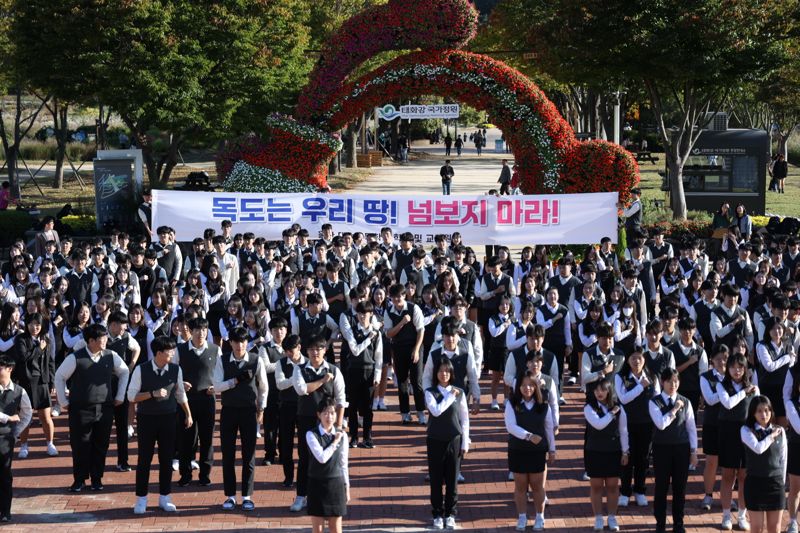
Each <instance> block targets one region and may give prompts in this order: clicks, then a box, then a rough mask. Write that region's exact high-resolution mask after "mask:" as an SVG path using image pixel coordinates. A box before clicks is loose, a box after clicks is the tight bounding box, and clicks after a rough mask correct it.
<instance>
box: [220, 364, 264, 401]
mask: <svg viewBox="0 0 800 533" xmlns="http://www.w3.org/2000/svg"><path fill="white" fill-rule="evenodd" d="M247 357H248V361H247V362H246V363H244V364H243V365H242V366H241V368H240V367H239V364H238V362H235V361H232V359H233V357H232V354H230V353H226V354H223V355H222V372H223V379H224V380H225V381H227V380H229V379H233V378H235V377H236V376H237V374H239V372H241V371H244V370H250V371H252V372H253V374H254V376H253V379H251V380H249V381H240V382H239V383H237V384H236V386H235V387H233V388H232V389H228V390H226V391H225V392H223V393H222V395H221V397H222V407H236V408H240V409H255V408H256V407H260V406H259V405H257V403H258V384H257V381H256V379H257V378H256V377H255V374H256V373H257V372H256V371H257V370H258V357H257V356H255V355H253V354H248V356H247Z"/></svg>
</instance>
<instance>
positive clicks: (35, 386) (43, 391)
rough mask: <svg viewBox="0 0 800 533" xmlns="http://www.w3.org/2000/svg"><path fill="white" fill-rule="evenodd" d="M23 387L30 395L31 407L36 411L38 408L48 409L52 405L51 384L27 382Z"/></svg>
mask: <svg viewBox="0 0 800 533" xmlns="http://www.w3.org/2000/svg"><path fill="white" fill-rule="evenodd" d="M23 388H24V389H25V392H27V393H28V397H29V398H30V400H31V407H32V408H33V410H34V411H36V410H38V409H47V408H48V407H51V406H52V404H51V403H50V385H49V384H47V383H41V382H38V381H37V382H35V383H31V384H26V386H24V387H23Z"/></svg>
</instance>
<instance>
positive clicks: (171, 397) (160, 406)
mask: <svg viewBox="0 0 800 533" xmlns="http://www.w3.org/2000/svg"><path fill="white" fill-rule="evenodd" d="M179 368H180V367H179V366H178V365H176V364H173V363H168V364H167V366H166V367H165V370H166V371H165V372H164V373H163V375H158V374H157V373H156V372H155V371H154V370H153V363H151V362H147V363H142V364H141V365H139V369H140V370H139V372H141V376H142V387H141V389H139V391H140V392H150V391H155V390H158V389H166V390H167V397H166V398H148V399H147V400H145V401H143V402H139V407H138V408H137V413H138V414H139V415H170V414H175V413H176V412H177V411H178V401H177V400H176V399H175V387H176V384H177V383H178V369H179Z"/></svg>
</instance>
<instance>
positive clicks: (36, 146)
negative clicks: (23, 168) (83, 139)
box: [0, 139, 96, 166]
mask: <svg viewBox="0 0 800 533" xmlns="http://www.w3.org/2000/svg"><path fill="white" fill-rule="evenodd" d="M57 149H58V148H57V146H56V141H55V139H48V140H46V141H36V140H28V139H24V140H23V141H22V143H20V146H19V155H20V156H21V157H22V159H24V160H25V161H47V160H49V161H55V159H56V152H57ZM95 154H96V150H95V145H94V143H77V142H73V143H68V144H67V156H69V158H70V159H71V160H72V161H91V160H92V159H94V157H95ZM0 157H2V159H5V158H6V154H5V151H4V150H3V149H2V147H0ZM76 166H77V165H76Z"/></svg>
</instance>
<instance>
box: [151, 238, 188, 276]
mask: <svg viewBox="0 0 800 533" xmlns="http://www.w3.org/2000/svg"><path fill="white" fill-rule="evenodd" d="M176 247H177V246H176V245H174V244H169V245H167V246H163V247H162V246H161V244H160V243H158V244H156V245H154V249H155V250H156V251H164V252H166V251H169V253H164V255H162V256H161V257H159V258H158V259H157V261H158V265H159V266H160V267H161V268H163V269H164V270H165V271H166V273H167V279H169V277H170V276H171V275H172V272H173V271H174V269H175V267H176V265H175V261H177V259H178V257H177V255H176V254H175V248H176ZM177 266H178V267H181V266H183V265H177Z"/></svg>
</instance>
